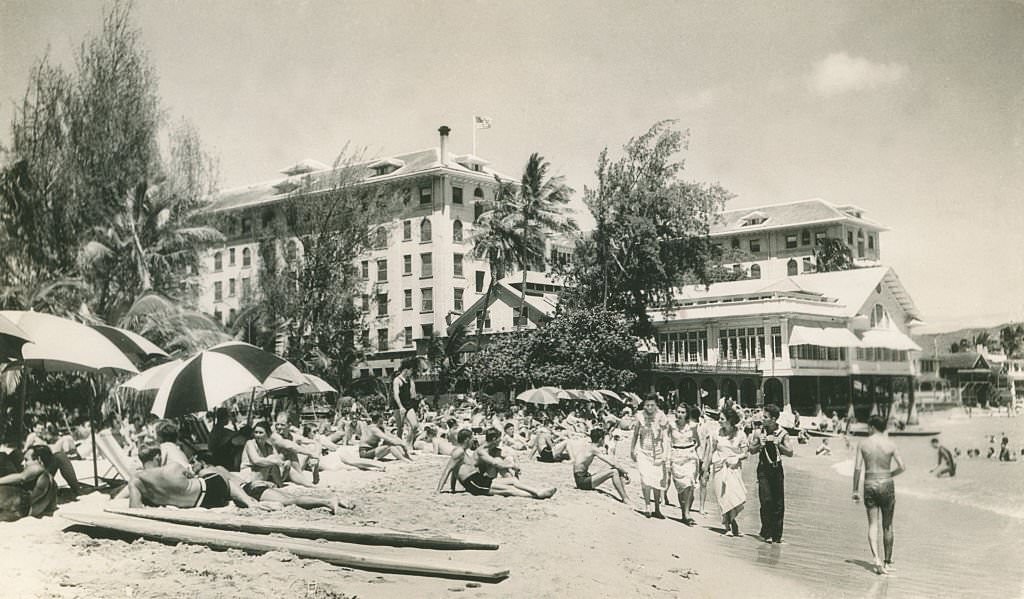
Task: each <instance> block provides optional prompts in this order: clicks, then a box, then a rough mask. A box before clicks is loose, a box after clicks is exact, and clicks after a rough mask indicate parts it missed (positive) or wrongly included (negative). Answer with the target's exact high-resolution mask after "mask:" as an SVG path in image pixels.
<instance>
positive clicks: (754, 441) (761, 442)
mask: <svg viewBox="0 0 1024 599" xmlns="http://www.w3.org/2000/svg"><path fill="white" fill-rule="evenodd" d="M750 453H752V454H754V453H756V454H758V462H757V496H758V499H759V500H760V502H761V534H760V536H761V538H762V539H764V542H765V543H781V542H782V521H783V519H784V518H785V515H786V498H785V487H784V481H785V476H784V475H783V472H782V456H786V457H791V456H792V455H793V450H792V449H791V448H790V447H789V435H788V434H787V433H786V430H785V429H784V428H782V427H781V426H779V407H778V406H775V405H771V404H769V405H767V406H765V407H764V424H763V426H762V428H761V430H759V431H755V432H754V433H753V434H752V435H751V440H750Z"/></svg>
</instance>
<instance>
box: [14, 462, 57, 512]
mask: <svg viewBox="0 0 1024 599" xmlns="http://www.w3.org/2000/svg"><path fill="white" fill-rule="evenodd" d="M21 462H22V465H23V466H24V468H23V469H22V471H21V472H16V473H13V474H8V475H6V476H0V485H9V486H15V487H19V488H20V491H21V493H19V495H21V497H22V501H21V503H22V505H21V506H19V510H18V511H19V513H21V514H22V515H26V516H33V517H35V518H41V517H43V516H52V515H53V512H54V510H56V509H57V483H56V481H54V480H53V475H52V474H50V472H49V471H50V468H52V467H54V464H53V453H52V452H51V451H50V447H49V446H47V445H41V444H40V445H32V446H30V447H29V448H28V449H27V450H25V453H24V456H23V457H22V461H21Z"/></svg>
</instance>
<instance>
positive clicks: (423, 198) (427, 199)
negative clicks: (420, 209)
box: [406, 185, 484, 206]
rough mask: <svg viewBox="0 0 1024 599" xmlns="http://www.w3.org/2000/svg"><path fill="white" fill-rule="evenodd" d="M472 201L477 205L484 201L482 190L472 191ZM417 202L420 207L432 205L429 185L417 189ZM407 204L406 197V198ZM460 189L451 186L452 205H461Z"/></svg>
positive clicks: (432, 191) (432, 200)
mask: <svg viewBox="0 0 1024 599" xmlns="http://www.w3.org/2000/svg"><path fill="white" fill-rule="evenodd" d="M473 199H474V200H475V201H476V202H477V203H478V204H479V202H480V201H482V200H483V199H484V190H483V189H481V188H479V187H477V188H476V189H474V190H473ZM419 201H420V206H432V205H433V204H434V189H433V188H432V187H430V186H429V185H424V186H422V187H420V188H419ZM406 203H408V197H407V198H406ZM462 203H463V202H462V188H461V187H459V186H457V185H453V186H452V204H458V205H462Z"/></svg>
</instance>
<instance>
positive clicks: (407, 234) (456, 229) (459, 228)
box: [373, 218, 464, 249]
mask: <svg viewBox="0 0 1024 599" xmlns="http://www.w3.org/2000/svg"><path fill="white" fill-rule="evenodd" d="M463 231H464V227H463V225H462V221H461V220H455V221H453V222H452V241H453V242H455V243H462V240H463ZM432 239H433V225H431V223H430V219H427V218H424V219H423V220H421V221H420V243H428V242H430V241H431V240H432ZM412 240H413V239H412V221H411V220H404V221H402V241H412ZM373 246H374V247H375V248H377V249H383V248H386V247H388V230H387V228H386V227H380V228H378V229H377V232H376V234H375V236H374V239H373Z"/></svg>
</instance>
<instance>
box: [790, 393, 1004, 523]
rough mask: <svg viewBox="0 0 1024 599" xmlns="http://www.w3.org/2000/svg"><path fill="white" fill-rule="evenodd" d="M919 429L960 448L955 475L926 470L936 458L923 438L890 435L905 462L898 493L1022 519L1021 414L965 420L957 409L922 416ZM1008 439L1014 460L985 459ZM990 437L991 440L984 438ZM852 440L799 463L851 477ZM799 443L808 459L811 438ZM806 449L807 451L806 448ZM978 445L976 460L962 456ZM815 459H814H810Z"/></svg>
mask: <svg viewBox="0 0 1024 599" xmlns="http://www.w3.org/2000/svg"><path fill="white" fill-rule="evenodd" d="M921 428H922V429H925V430H933V431H939V432H940V433H941V434H940V435H939V437H938V438H939V440H940V441H941V442H942V444H943V445H945V446H946V447H948V448H949V449H950V451H953V449H954V448H959V449H960V450H961V456H960V457H959V458H957V475H956V477H953V478H945V477H944V478H941V479H937V478H935V477H934V476H932V475H931V474H929V472H928V471H929V470H931V469H932V468H933V467H935V465H936V463H937V462H938V457H937V455H936V452H935V450H934V449H932V447H931V445H930V438H928V437H893V440H894V441H895V442H896V444H897V446H899V448H900V454H901V455H902V457H903V460H904V462H905V463H906V466H907V471H906V472H905V473H904V474H902V475H900V476H899V477H898V478H897V479H896V487H897V489H898V490H899V492H900V493H901V494H906V495H909V496H914V497H920V498H923V499H935V500H939V501H945V502H949V503H952V504H956V505H960V506H964V507H973V508H977V509H982V510H986V511H989V512H993V513H996V514H1000V515H1003V516H1007V517H1011V518H1015V519H1018V520H1022V521H1024V501H1022V498H1024V459H1022V457H1021V455H1020V450H1021V448H1022V447H1024V417H1015V418H1007V417H1006V416H1005V413H1004V414H1003V415H1000V416H991V415H988V414H984V413H983V414H981V415H979V411H977V410H976V411H975V415H974V417H973V418H970V419H968V418H967V417H966V416H965V415H964V414H963V413H962V412H961V411H959V410H955V411H950V412H946V413H940V414H933V415H928V416H926V417H924V418H922V425H921ZM1004 434H1005V435H1006V436H1007V437H1009V439H1010V444H1009V445H1010V451H1011V453H1014V454H1016V457H1017V461H1015V462H999V461H998V460H997V459H996V457H995V456H994V457H993V458H992V459H986V458H985V457H984V456H985V454H987V453H988V449H989V447H990V446H992V447H994V448H995V450H996V456H998V451H999V441H1000V438H1001V437H1002V436H1003V435H1004ZM992 436H994V437H995V443H990V441H989V440H990V438H991V437H992ZM857 440H858V438H857V437H851V438H850V443H851V448H850V449H849V450H847V449H846V447H845V443H844V442H843V441H842V440H839V439H834V440H832V441H831V444H832V448H833V452H832V456H830V457H827V458H826V457H821V458H814V459H809V460H802V459H801V460H799V462H800V464H798V465H799V466H810V467H812V468H813V469H818V468H819V467H820V465H821V463H822V462H825V463H828V464H829V466H830V467H831V470H832V471H833V473H834V474H835V475H837V476H842V477H845V478H847V479H849V477H851V476H852V475H853V449H854V448H855V447H856V443H857ZM800 447H801V453H802V454H808V455H810V456H812V457H813V451H814V448H816V447H817V442H816V441H812V442H811V443H809V444H808V445H803V446H800ZM808 448H809V449H808ZM969 448H973V449H979V450H981V452H982V457H980V458H968V457H967V456H966V453H967V449H969ZM815 462H817V463H815Z"/></svg>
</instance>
